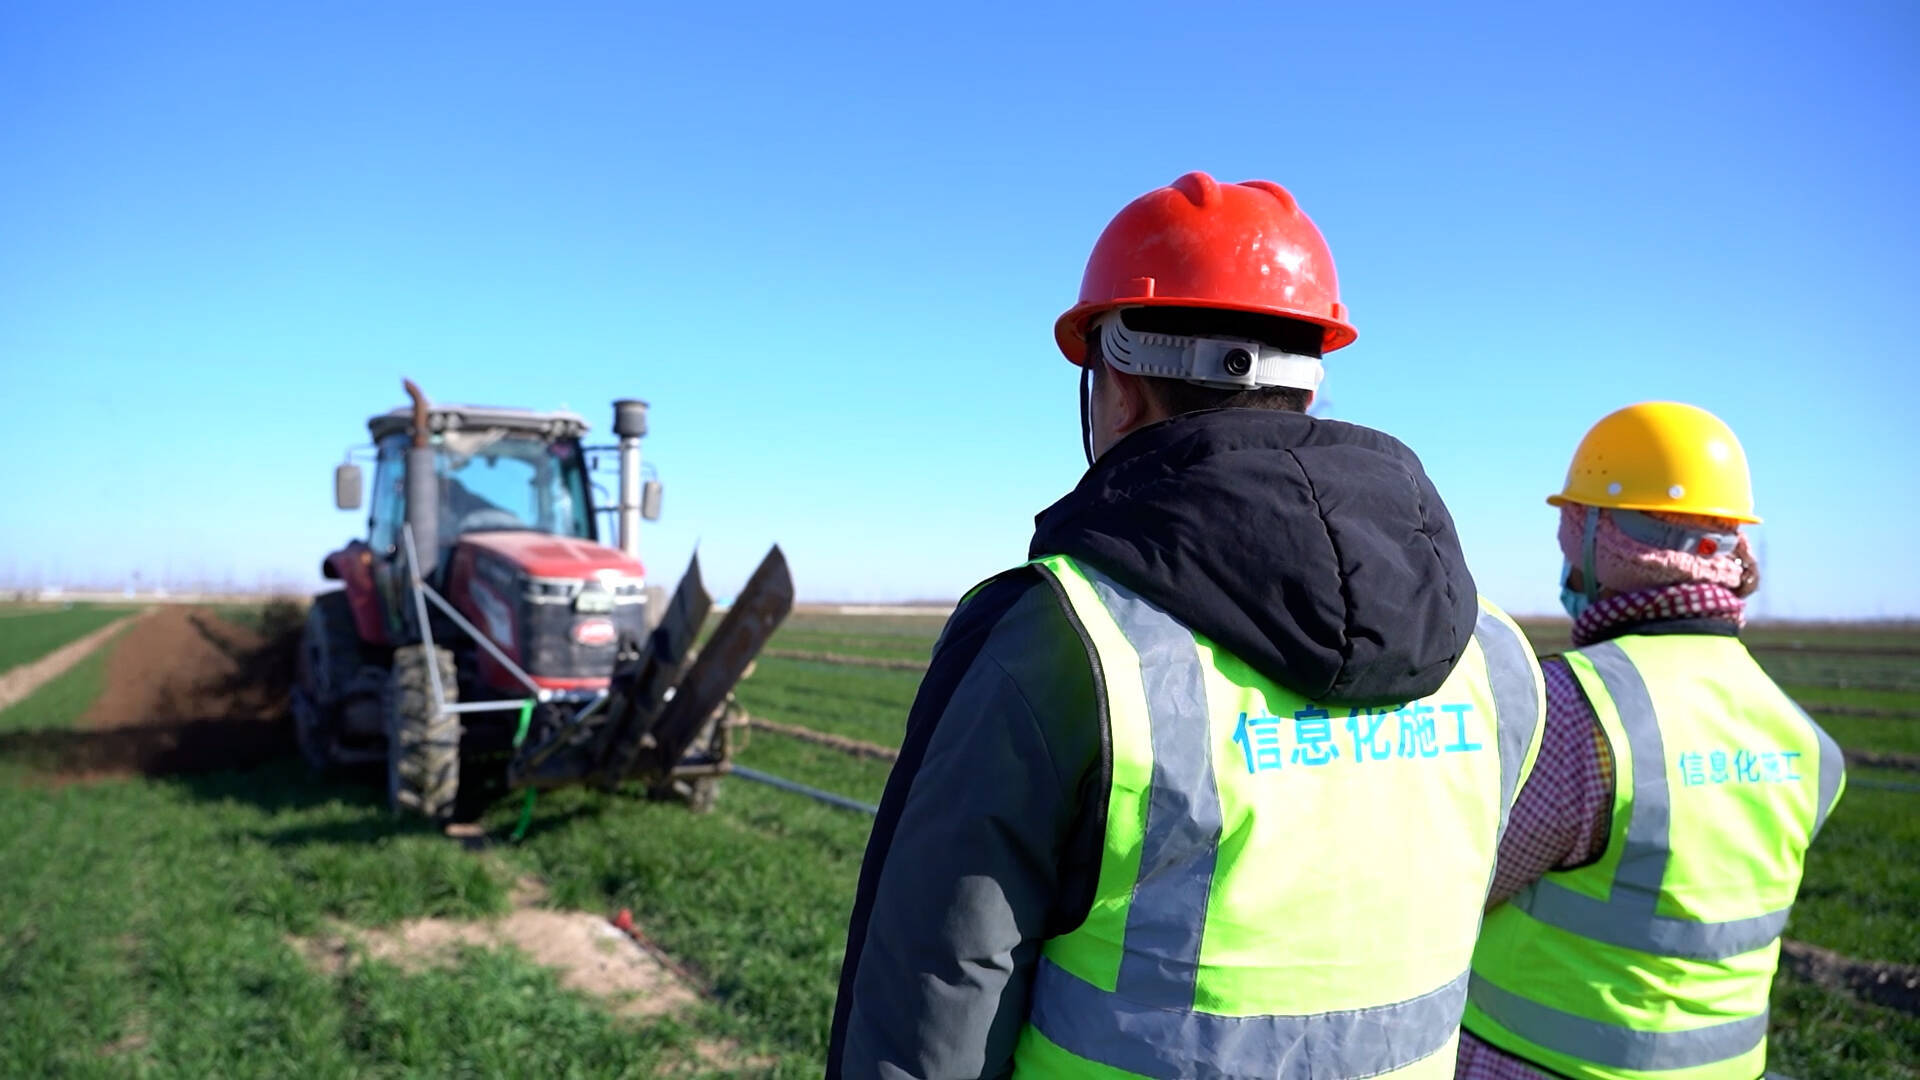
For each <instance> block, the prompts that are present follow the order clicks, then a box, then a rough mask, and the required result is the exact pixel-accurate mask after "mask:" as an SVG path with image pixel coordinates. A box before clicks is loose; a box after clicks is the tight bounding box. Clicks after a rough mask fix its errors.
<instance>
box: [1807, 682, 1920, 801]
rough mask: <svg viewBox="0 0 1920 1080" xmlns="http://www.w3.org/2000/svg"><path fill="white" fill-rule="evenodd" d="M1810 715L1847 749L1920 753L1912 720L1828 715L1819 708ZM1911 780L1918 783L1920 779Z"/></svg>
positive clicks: (1919, 731) (1919, 735)
mask: <svg viewBox="0 0 1920 1080" xmlns="http://www.w3.org/2000/svg"><path fill="white" fill-rule="evenodd" d="M1916 696H1920V695H1916ZM1813 716H1814V719H1816V720H1818V721H1819V722H1820V726H1821V727H1823V728H1825V729H1826V730H1827V734H1829V735H1831V736H1833V738H1834V741H1835V742H1838V743H1839V744H1840V745H1841V746H1843V747H1846V748H1848V749H1852V750H1878V751H1881V752H1882V753H1904V754H1920V723H1916V722H1914V721H1912V720H1884V719H1878V718H1875V717H1871V716H1828V715H1825V714H1822V713H1821V712H1820V710H1819V709H1814V710H1813ZM1913 779H1914V780H1915V782H1916V783H1920V777H1915V778H1913Z"/></svg>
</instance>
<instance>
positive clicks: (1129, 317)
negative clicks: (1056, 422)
mask: <svg viewBox="0 0 1920 1080" xmlns="http://www.w3.org/2000/svg"><path fill="white" fill-rule="evenodd" d="M1120 319H1121V321H1122V322H1123V323H1125V324H1126V327H1127V329H1129V330H1139V331H1143V332H1146V333H1149V334H1178V335H1180V336H1182V337H1221V338H1234V339H1238V340H1241V341H1257V342H1259V343H1260V344H1262V345H1265V346H1267V347H1269V348H1273V349H1279V350H1281V351H1283V352H1290V353H1294V354H1296V355H1299V356H1319V355H1320V344H1321V341H1322V340H1323V336H1324V335H1325V333H1326V331H1325V330H1323V329H1321V328H1320V327H1318V326H1315V325H1313V324H1312V323H1306V322H1301V321H1299V320H1298V319H1283V318H1281V317H1279V316H1277V315H1261V314H1258V313H1256V312H1250V311H1222V310H1220V309H1219V308H1189V307H1138V308H1128V309H1126V310H1125V311H1122V312H1121V313H1120ZM1087 339H1088V340H1087V356H1088V358H1089V359H1092V358H1095V357H1098V356H1099V355H1100V335H1098V334H1089V335H1087ZM1106 367H1107V365H1106V364H1105V363H1099V364H1095V365H1094V369H1093V371H1094V378H1096V379H1097V378H1100V377H1101V375H1102V373H1103V372H1104V371H1105V370H1106ZM1140 383H1141V385H1142V386H1144V387H1145V388H1146V392H1147V394H1148V395H1150V396H1151V397H1152V398H1153V399H1154V400H1155V401H1157V402H1159V404H1160V407H1161V408H1163V409H1165V410H1166V412H1167V415H1168V416H1179V415H1181V414H1182V413H1190V412H1200V411H1201V410H1203V409H1273V410H1276V411H1279V412H1306V411H1307V403H1308V401H1309V400H1310V399H1311V396H1312V395H1311V393H1310V392H1309V391H1306V390H1302V389H1299V388H1297V387H1292V386H1260V387H1255V388H1254V389H1251V390H1228V389H1223V388H1221V387H1216V386H1201V385H1199V384H1197V383H1190V382H1185V381H1182V380H1180V379H1166V378H1143V379H1141V380H1140Z"/></svg>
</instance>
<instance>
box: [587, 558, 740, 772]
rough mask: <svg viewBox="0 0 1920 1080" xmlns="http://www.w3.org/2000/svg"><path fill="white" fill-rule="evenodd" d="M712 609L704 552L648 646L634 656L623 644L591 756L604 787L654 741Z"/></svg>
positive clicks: (691, 566) (682, 580)
mask: <svg viewBox="0 0 1920 1080" xmlns="http://www.w3.org/2000/svg"><path fill="white" fill-rule="evenodd" d="M712 610H713V597H711V596H709V595H707V588H706V584H705V583H704V582H703V581H702V580H701V578H700V556H699V555H698V554H696V555H694V557H693V561H692V562H690V563H688V564H687V572H686V573H685V574H683V575H681V578H680V587H679V588H677V589H675V590H674V591H673V600H672V601H671V602H670V603H669V604H668V605H667V613H666V616H665V617H664V618H662V619H661V620H660V624H659V625H658V626H655V627H654V628H653V633H652V634H650V635H648V637H647V644H646V647H645V649H644V650H641V651H639V652H638V653H637V654H633V655H627V654H628V653H630V650H626V649H623V650H622V653H623V656H622V658H621V659H620V660H619V661H618V662H617V663H616V664H615V666H614V670H613V682H612V683H611V685H610V686H609V687H608V690H609V693H608V697H607V722H606V723H605V724H604V725H603V726H602V731H601V737H600V739H599V740H598V742H597V744H596V746H595V752H594V755H593V773H594V779H595V780H597V781H598V782H599V784H600V786H601V787H603V788H606V789H608V790H611V789H613V788H614V787H616V786H618V785H619V783H620V781H622V780H624V779H626V777H627V775H628V773H630V772H631V771H632V769H633V764H634V761H635V760H636V759H638V758H639V756H640V751H641V750H642V749H643V748H644V747H646V746H647V745H649V744H650V743H652V742H653V729H654V725H655V723H656V722H657V721H658V720H659V719H660V710H661V709H663V708H665V707H666V703H667V699H668V698H669V697H671V696H673V693H674V686H675V685H676V684H677V683H679V681H680V677H681V676H682V675H683V674H684V673H685V672H686V670H687V666H688V664H689V662H690V661H691V660H692V658H693V643H694V640H695V639H696V638H698V637H699V636H700V628H701V627H702V626H704V625H706V621H707V614H708V613H709V612H711V611H712ZM684 749H685V748H684V747H683V748H682V750H683V752H684ZM674 760H675V761H678V760H679V759H678V758H675V759H674Z"/></svg>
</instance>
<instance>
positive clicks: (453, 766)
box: [385, 645, 460, 822]
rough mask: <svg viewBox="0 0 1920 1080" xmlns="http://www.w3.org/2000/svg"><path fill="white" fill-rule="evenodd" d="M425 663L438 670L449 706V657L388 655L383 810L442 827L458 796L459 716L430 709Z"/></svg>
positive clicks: (453, 693) (413, 651) (452, 696)
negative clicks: (417, 817) (440, 824)
mask: <svg viewBox="0 0 1920 1080" xmlns="http://www.w3.org/2000/svg"><path fill="white" fill-rule="evenodd" d="M429 658H431V659H429ZM430 662H431V663H433V664H435V665H437V666H438V667H439V669H440V691H441V693H442V694H443V695H445V703H446V704H448V705H451V704H453V703H454V702H455V701H456V700H458V698H459V690H458V688H457V686H458V684H457V683H455V681H454V667H453V653H452V652H451V651H449V650H447V649H429V648H428V647H427V646H425V645H403V646H401V647H400V648H397V649H395V650H393V671H392V674H391V675H389V677H388V680H387V692H386V701H385V705H386V721H387V724H386V727H387V805H388V806H389V807H391V808H392V809H393V811H394V812H395V813H408V814H418V815H420V816H421V817H424V818H426V819H427V820H429V821H440V822H444V821H447V820H448V819H450V818H451V817H452V816H453V806H454V800H455V798H456V797H457V796H458V795H459V794H460V716H459V714H457V713H450V712H441V711H439V710H438V709H437V708H436V707H435V704H434V700H433V683H432V677H431V675H430V674H429V669H428V667H427V664H428V663H430Z"/></svg>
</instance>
